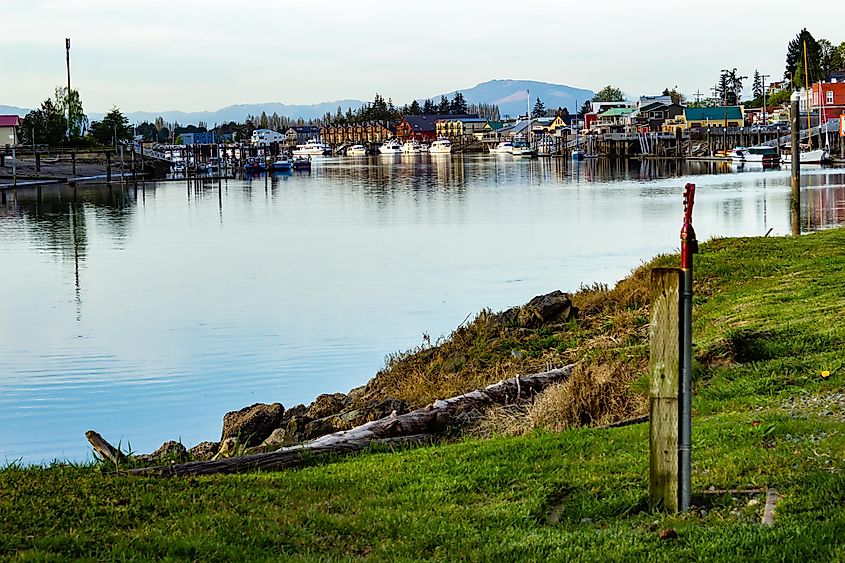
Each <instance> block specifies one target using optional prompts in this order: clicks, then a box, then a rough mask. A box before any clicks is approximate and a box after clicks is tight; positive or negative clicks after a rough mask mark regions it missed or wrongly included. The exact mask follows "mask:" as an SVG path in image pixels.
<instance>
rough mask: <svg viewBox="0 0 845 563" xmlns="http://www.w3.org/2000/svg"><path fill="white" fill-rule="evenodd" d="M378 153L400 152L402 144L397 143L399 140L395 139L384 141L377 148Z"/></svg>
mask: <svg viewBox="0 0 845 563" xmlns="http://www.w3.org/2000/svg"><path fill="white" fill-rule="evenodd" d="M378 152H379V154H400V153H401V152H402V145H400V144H399V141H397V140H395V139H391V140H389V141H385V142H384V144H383V145H382V146H380V147H379V149H378Z"/></svg>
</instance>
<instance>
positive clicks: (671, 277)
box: [649, 268, 682, 513]
mask: <svg viewBox="0 0 845 563" xmlns="http://www.w3.org/2000/svg"><path fill="white" fill-rule="evenodd" d="M681 282H682V277H681V270H680V269H678V268H655V269H653V270H652V271H651V327H650V329H649V345H650V351H649V373H650V374H651V388H650V402H651V405H650V425H649V443H650V452H651V453H650V460H651V461H650V466H649V500H650V503H651V507H652V508H653V509H659V508H663V509H665V510H667V511H669V512H673V513H674V512H678V508H679V479H678V469H679V465H678V437H679V434H678V421H679V403H678V399H679V391H680V373H681V370H680V358H681V350H680V330H679V329H680V295H681Z"/></svg>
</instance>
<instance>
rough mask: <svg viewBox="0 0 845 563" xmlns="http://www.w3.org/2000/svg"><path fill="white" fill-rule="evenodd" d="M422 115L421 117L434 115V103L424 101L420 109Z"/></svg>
mask: <svg viewBox="0 0 845 563" xmlns="http://www.w3.org/2000/svg"><path fill="white" fill-rule="evenodd" d="M422 114H423V115H434V103H432V101H431V100H428V99H427V100H426V101H424V102H423V107H422Z"/></svg>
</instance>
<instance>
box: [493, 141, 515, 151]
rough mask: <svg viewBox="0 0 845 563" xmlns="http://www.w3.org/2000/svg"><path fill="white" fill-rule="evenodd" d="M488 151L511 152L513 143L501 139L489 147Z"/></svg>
mask: <svg viewBox="0 0 845 563" xmlns="http://www.w3.org/2000/svg"><path fill="white" fill-rule="evenodd" d="M490 152H491V153H493V154H513V143H511V142H510V141H502V142H500V143H499V144H498V145H496V146H495V147H493V148H492V149H490Z"/></svg>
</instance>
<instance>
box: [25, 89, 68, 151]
mask: <svg viewBox="0 0 845 563" xmlns="http://www.w3.org/2000/svg"><path fill="white" fill-rule="evenodd" d="M66 132H67V118H66V117H65V115H64V113H62V111H61V109H59V108H58V107H56V104H55V102H54V101H53V100H51V99H50V98H47V99H46V100H44V101H43V102H41V107H40V108H38V109H36V110H32V111H31V112H29V113H28V114H26V116H25V117H24V118H23V123H22V124H21V133H22V135H21V136H22V140H23V141H24V142H25V143H27V144H32V143H33V142H34V143H37V144H39V145H51V146H57V145H61V144H62V143H64V141H65V133H66Z"/></svg>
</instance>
